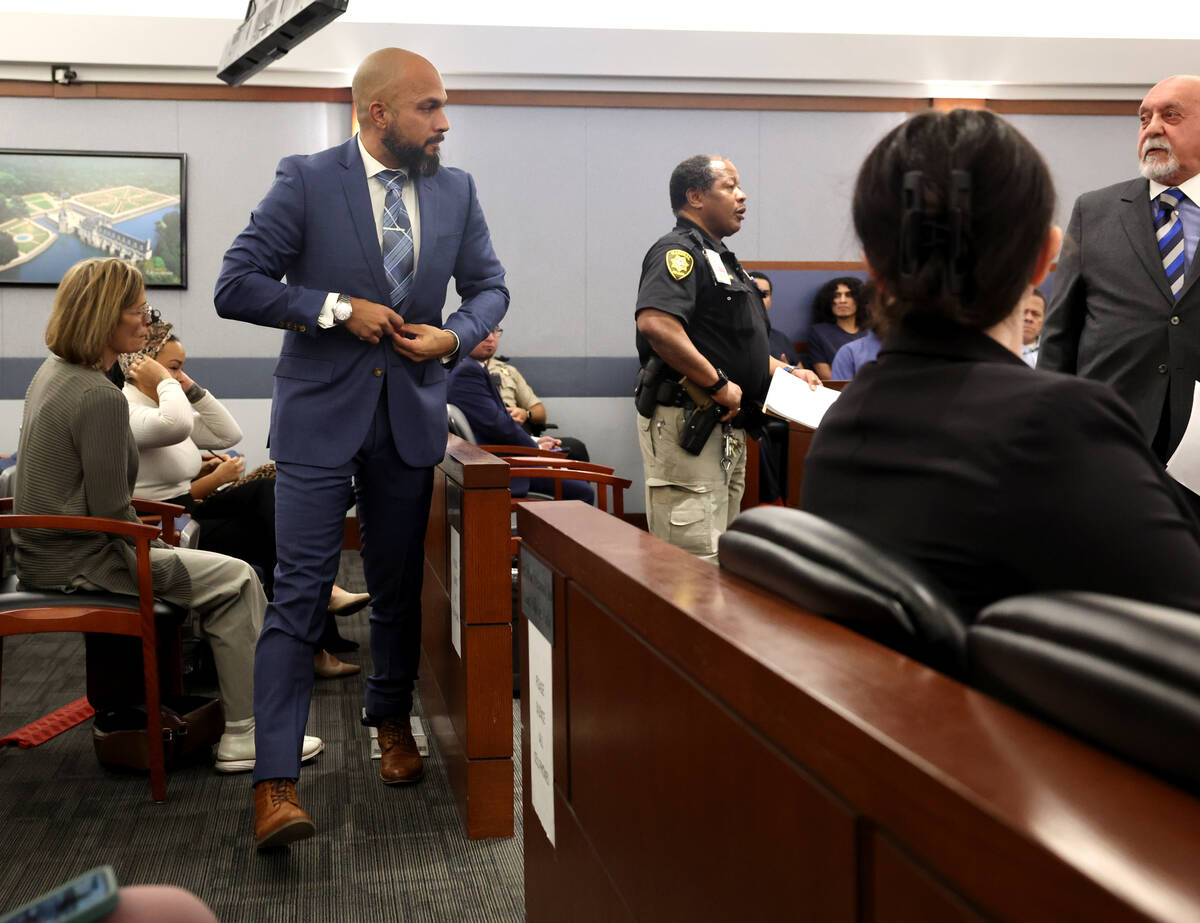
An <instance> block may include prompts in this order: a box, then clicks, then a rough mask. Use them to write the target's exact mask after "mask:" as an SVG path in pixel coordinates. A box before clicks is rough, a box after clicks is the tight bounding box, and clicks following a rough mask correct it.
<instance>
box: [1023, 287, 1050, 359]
mask: <svg viewBox="0 0 1200 923" xmlns="http://www.w3.org/2000/svg"><path fill="white" fill-rule="evenodd" d="M1045 318H1046V296H1045V295H1043V294H1042V293H1041V290H1040V289H1036V288H1035V289H1034V290H1033V291H1032V292H1030V293H1029V294H1028V295H1026V296H1025V300H1024V301H1023V302H1022V314H1021V358H1022V359H1024V360H1025V364H1026V365H1028V366H1029V367H1030V368H1031V369H1036V368H1037V360H1038V350H1039V349H1040V348H1041V345H1042V321H1044V320H1045Z"/></svg>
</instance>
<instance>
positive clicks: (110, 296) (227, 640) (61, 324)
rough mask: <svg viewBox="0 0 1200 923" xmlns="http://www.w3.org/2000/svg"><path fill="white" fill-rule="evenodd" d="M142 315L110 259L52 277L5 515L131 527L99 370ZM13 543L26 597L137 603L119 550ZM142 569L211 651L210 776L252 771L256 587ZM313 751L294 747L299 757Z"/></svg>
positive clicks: (132, 344)
mask: <svg viewBox="0 0 1200 923" xmlns="http://www.w3.org/2000/svg"><path fill="white" fill-rule="evenodd" d="M148 311H149V305H147V304H146V292H145V288H144V286H143V283H142V276H141V273H139V272H138V271H137V270H136V269H133V268H132V267H130V266H128V265H126V264H125V263H123V262H121V261H120V260H115V259H105V260H85V261H84V262H82V263H77V264H76V265H74V266H72V267H71V268H70V269H68V270H67V272H66V274H65V275H64V276H63V279H62V282H61V283H59V286H58V291H57V292H56V293H55V296H54V307H53V309H52V310H51V313H50V322H49V324H48V325H47V326H46V345H47V346H48V347H50V352H51V353H53V355H51V356H50V357H49V358H48V359H46V361H45V362H43V363H42V366H41V368H39V369H38V371H37V373H36V374H35V375H34V376H33V381H32V382H31V383H30V385H29V390H28V392H26V395H25V412H24V417H23V420H22V423H21V439H20V445H19V450H18V454H19V456H20V459H21V464H20V465H19V466H18V469H17V475H16V482H15V485H14V495H13V503H14V509H15V511H16V512H17V513H19V514H34V515H66V516H98V517H103V518H107V519H124V520H128V521H130V522H137V521H138V517H137V514H136V513H135V512H134V510H133V506H132V505H131V504H130V498H131V497H132V496H133V486H134V484H135V483H136V482H137V475H138V452H137V446H136V445H135V444H134V441H133V434H132V433H131V432H130V429H129V409H128V406H127V404H126V401H125V399H124V398H123V397H122V396H121V392H120V391H119V390H117V388H116V387H114V386H113V383H112V382H111V381H109V380H108V378H107V377H106V375H105V370H106V369H108V368H110V367H111V366H112V364H113V363H114V362H116V360H117V356H118V355H119V354H121V353H124V352H130V351H133V350H137V349H140V348H141V346H142V343H143V341H144V340H145V337H146V321H147V317H146V315H147V313H148ZM13 544H14V546H15V549H16V565H17V572H18V573H19V574H20V578H21V580H22V582H23V583H26V584H28V585H29V586H32V587H37V588H40V589H62V590H73V589H78V588H88V589H103V590H107V591H109V592H112V593H124V594H128V595H137V585H136V581H135V579H134V571H135V569H136V558H135V555H134V546H133V543H132V541H131V540H130V539H127V538H124V537H121V536H114V535H106V534H104V533H100V532H63V531H57V530H48V529H22V530H15V531H14V532H13ZM150 567H151V571H152V574H153V581H154V594H155V596H157V597H159V598H161V599H165V600H167V601H169V602H172V603H176V604H177V605H180V606H186V607H188V608H190V609H192V610H194V611H195V612H196V613H197V614H198V616H199V625H200V629H201V630H202V632H203V633H204V635H205V636H206V637H207V638H208V641H209V643H210V644H211V645H212V651H213V660H214V661H215V662H216V667H217V678H218V682H219V684H220V689H221V699H222V701H223V704H224V708H225V733H224V735H223V736H222V737H221V740H220V742H219V744H218V745H217V765H216V768H217V769H218V771H221V772H241V771H247V770H250V769H253V768H254V717H253V716H254V681H253V668H254V646H255V643H256V641H257V639H258V634H259V631H260V630H261V629H262V621H263V613H264V611H265V610H266V606H267V600H266V597H265V596H264V594H263V590H262V586H261V585H260V584H259V581H258V577H257V576H255V574H254V570H253V569H252V568H251V567H250V566H249V565H248V564H246V563H245V562H244V561H239V560H237V559H236V558H230V557H226V556H225V555H220V554H213V553H211V552H207V551H199V550H191V549H180V548H170V547H167V546H166V545H163V544H162V543H161V542H158V543H156V546H155V547H153V548H151V549H150ZM138 663H139V668H138V669H139V670H140V660H139V661H138ZM322 747H323V744H322V743H321V741H320V740H319V739H317V738H316V737H306V738H304V743H303V746H302V755H303V757H305V758H311V757H313V756H315V755H316V754H317V753H318V752H320V750H321V749H322Z"/></svg>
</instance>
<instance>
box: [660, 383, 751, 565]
mask: <svg viewBox="0 0 1200 923" xmlns="http://www.w3.org/2000/svg"><path fill="white" fill-rule="evenodd" d="M637 426H638V444H639V445H640V447H641V450H642V467H643V469H644V470H645V473H646V524H647V526H648V527H649V529H650V534H651V535H656V536H658V537H659V538H661V539H664V540H665V541H668V542H670V543H671V544H672V545H675V546H677V547H679V548H682V549H683V550H684V551H687V552H690V553H691V554H694V555H697V556H698V557H701V558H704V559H705V560H707V561H711V562H713V563H714V564H715V563H716V562H717V540H718V539H719V538H720V537H721V533H722V532H724V531H725V529H726V528H727V527H728V526H729V523H730V522H732V521H733V518H734V517H735V516H737V514H738V513H739V512H740V511H741V505H742V494H743V493H745V490H746V432H745V430H740V429H735V430H734V431H733V433H732V436H733V439H734V440H735V447H734V459H733V467H732V468H731V469H730V471H729V477H728V479H727V478H726V476H725V472H723V471H722V470H721V456H722V453H723V450H724V439H723V437H722V435H721V429H720V426H719V425H718V426H717V427H716V428H715V429H714V430H713V432H712V435H710V436H709V437H708V442H706V443H705V444H704V448H703V449H702V450H701V452H700V454H699V455H692V454H691V453H690V452H685V451H684V450H683V449H681V448H680V447H679V433H680V431H681V430H682V428H683V408H682V407H665V406H662V405H660V406H658V407H656V408H655V410H654V416H653V417H650V418H649V419H647V418H646V417H643V416H642V415H641V414H638V418H637Z"/></svg>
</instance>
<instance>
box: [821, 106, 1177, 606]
mask: <svg viewBox="0 0 1200 923" xmlns="http://www.w3.org/2000/svg"><path fill="white" fill-rule="evenodd" d="M1054 202H1055V199H1054V186H1053V183H1052V181H1051V179H1050V174H1049V171H1048V170H1047V168H1046V165H1045V163H1044V162H1043V160H1042V158H1041V156H1040V155H1039V154H1038V152H1037V151H1036V150H1035V149H1034V147H1033V146H1032V145H1031V144H1030V143H1029V141H1028V140H1026V139H1025V137H1024V136H1023V135H1021V134H1020V132H1018V131H1017V130H1016V129H1015V128H1013V127H1012V126H1011V125H1010V124H1008V123H1007V122H1005V121H1004V120H1003V119H1002V118H1000V117H998V116H996V115H994V114H992V113H990V112H984V111H967V110H961V109H959V110H955V111H953V112H949V113H941V112H927V113H922V114H920V115H917V116H915V117H913V118H911V119H909V120H908V121H907V122H905V123H904V124H902V125H900V126H898V127H897V128H895V129H894V130H893V131H891V132H890V133H889V134H888V135H886V136H885V137H884V138H883V140H882V141H880V142H879V144H878V145H876V147H875V149H874V150H873V151H872V152H871V153H870V154H869V155H868V157H867V159H866V161H865V163H864V164H863V166H862V169H861V171H860V172H859V175H858V182H857V184H856V187H855V191H854V226H855V230H856V231H857V233H858V236H859V238H860V240H861V242H862V247H863V253H864V256H865V258H866V261H867V263H868V265H869V268H870V272H871V277H872V279H873V280H874V281H875V283H876V285H877V286H878V288H879V297H878V301H877V305H878V307H879V310H881V311H882V312H883V315H884V319H885V321H886V324H887V329H888V332H887V334H886V336H885V337H884V341H883V348H882V349H881V350H880V353H879V358H878V361H876V362H875V363H873V364H871V365H868V366H866V367H865V368H864V369H863V370H862V372H860V373H859V375H858V376H857V377H856V378H855V379H854V381H853V382H852V383H851V384H850V385H848V386H847V387H846V390H845V392H844V393H843V395H842V397H841V399H839V400H838V402H837V403H836V404H835V405H834V406H833V407H832V408H831V409H830V411H829V413H828V414H827V415H826V416H825V419H824V420H823V421H822V423H821V427H820V429H819V430H818V431H817V433H816V436H815V437H814V439H813V444H812V450H811V451H810V453H809V455H808V459H807V463H806V465H805V471H804V488H803V497H802V506H803V507H804V508H805V509H806V510H809V511H811V512H813V513H816V514H817V515H819V516H822V517H824V518H826V519H829V520H831V521H832V522H835V523H837V524H839V525H842V526H844V527H846V528H848V529H850V530H852V531H854V532H856V533H858V534H859V535H861V536H862V537H863V538H865V539H867V540H868V541H871V542H873V543H875V544H876V545H879V546H880V547H882V548H885V549H887V550H889V551H891V552H893V553H896V554H899V555H901V556H905V557H907V558H909V559H910V560H914V561H916V562H917V563H919V564H920V565H922V566H923V567H924V568H925V569H926V570H927V571H928V572H931V573H932V574H933V575H934V576H935V577H936V578H938V579H940V581H941V582H942V584H943V585H944V586H945V588H946V589H947V590H948V591H949V592H950V594H951V595H952V596H953V597H954V598H955V599H956V600H957V601H958V603H959V604H960V606H961V608H962V611H963V612H964V613H965V614H966V615H968V616H973V615H974V614H975V613H976V612H978V610H979V609H980V608H982V607H983V606H985V605H987V604H988V603H991V602H993V601H995V600H997V599H1000V598H1003V597H1005V596H1011V595H1014V594H1018V593H1030V592H1047V591H1053V590H1091V591H1094V592H1103V593H1112V594H1114V595H1118V596H1125V597H1129V598H1134V599H1142V600H1147V601H1150V602H1157V603H1162V604H1165V605H1171V606H1177V607H1179V608H1183V609H1188V610H1191V611H1195V612H1200V526H1198V524H1197V522H1196V521H1195V519H1194V518H1193V517H1192V515H1191V513H1190V512H1189V510H1188V507H1187V506H1186V504H1185V502H1184V501H1183V500H1182V498H1181V497H1180V495H1179V493H1178V492H1177V491H1178V489H1177V487H1176V486H1175V484H1174V482H1173V481H1171V480H1170V479H1169V478H1168V477H1167V475H1166V474H1165V473H1164V472H1163V470H1162V465H1161V464H1160V463H1159V462H1158V460H1157V459H1156V458H1155V456H1154V455H1153V453H1152V452H1151V451H1150V447H1149V446H1148V445H1147V444H1146V442H1145V439H1144V438H1143V436H1142V434H1141V430H1140V429H1139V427H1138V424H1137V421H1136V420H1135V419H1134V417H1133V414H1132V412H1131V411H1130V410H1129V408H1128V407H1127V406H1126V405H1125V403H1124V402H1123V401H1122V400H1121V399H1120V398H1119V397H1118V396H1117V395H1116V394H1115V393H1114V392H1113V391H1111V390H1110V389H1109V388H1108V387H1107V386H1105V385H1102V384H1099V383H1097V382H1094V381H1089V380H1086V379H1082V378H1074V377H1070V376H1066V375H1059V374H1056V373H1052V372H1045V371H1036V370H1034V369H1031V368H1029V367H1028V366H1026V365H1025V364H1024V363H1023V362H1022V361H1021V358H1020V353H1021V342H1022V317H1021V301H1022V297H1023V296H1024V295H1025V293H1027V292H1028V291H1029V290H1030V289H1031V287H1032V286H1034V285H1037V284H1039V283H1041V282H1042V281H1043V280H1044V279H1045V278H1046V276H1047V274H1048V272H1049V269H1050V266H1051V263H1052V261H1053V260H1054V258H1055V255H1056V254H1057V252H1058V248H1059V244H1060V243H1061V240H1062V232H1061V231H1060V230H1059V229H1058V228H1056V227H1054V226H1052V224H1051V220H1052V217H1053V212H1054Z"/></svg>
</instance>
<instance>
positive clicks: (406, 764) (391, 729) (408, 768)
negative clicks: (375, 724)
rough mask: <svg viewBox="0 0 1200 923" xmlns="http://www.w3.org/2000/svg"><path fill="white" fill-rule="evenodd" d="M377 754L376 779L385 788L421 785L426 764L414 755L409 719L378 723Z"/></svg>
mask: <svg viewBox="0 0 1200 923" xmlns="http://www.w3.org/2000/svg"><path fill="white" fill-rule="evenodd" d="M379 752H380V758H379V778H381V779H383V782H384V784H385V785H407V784H410V783H413V782H420V781H421V777H422V776H424V775H425V764H424V762H423V761H422V760H421V754H420V753H418V752H417V742H416V741H415V740H413V735H412V726H411V725H410V724H409V723H408V715H402V716H401V717H399V718H383V719H381V720H380V722H379Z"/></svg>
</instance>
